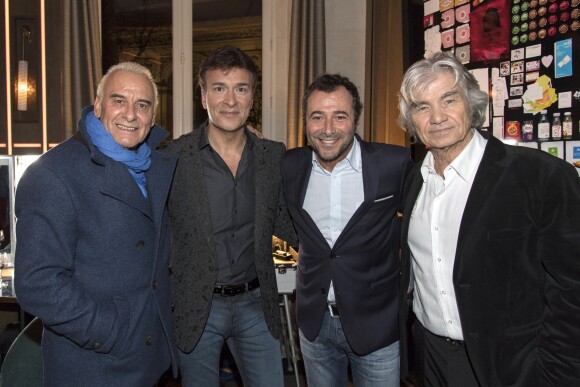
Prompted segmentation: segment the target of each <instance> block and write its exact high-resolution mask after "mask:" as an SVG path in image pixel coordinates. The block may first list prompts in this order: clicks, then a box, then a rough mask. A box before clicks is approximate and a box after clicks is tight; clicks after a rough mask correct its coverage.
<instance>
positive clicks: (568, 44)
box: [554, 39, 572, 78]
mask: <svg viewBox="0 0 580 387" xmlns="http://www.w3.org/2000/svg"><path fill="white" fill-rule="evenodd" d="M554 64H555V66H554V77H555V78H562V77H569V76H571V75H572V39H565V40H560V41H557V42H555V43H554Z"/></svg>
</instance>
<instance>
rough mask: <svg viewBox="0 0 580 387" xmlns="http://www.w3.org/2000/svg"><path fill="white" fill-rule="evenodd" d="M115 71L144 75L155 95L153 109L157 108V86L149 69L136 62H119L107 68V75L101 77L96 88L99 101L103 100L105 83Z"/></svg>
mask: <svg viewBox="0 0 580 387" xmlns="http://www.w3.org/2000/svg"><path fill="white" fill-rule="evenodd" d="M115 71H128V72H131V73H134V74H141V75H145V76H146V77H147V79H149V81H151V85H152V86H153V93H154V94H155V104H154V108H157V103H158V102H159V101H158V98H157V94H158V93H157V84H155V81H154V80H153V76H152V75H151V71H149V69H148V68H147V67H145V66H142V65H140V64H139V63H136V62H120V63H117V64H116V65H113V66H111V67H110V68H109V70H107V73H106V74H105V75H104V76H103V78H102V79H101V82H99V86H97V97H98V98H100V99H103V90H104V88H105V84H106V83H107V80H108V79H109V76H110V75H111V74H112V73H114V72H115Z"/></svg>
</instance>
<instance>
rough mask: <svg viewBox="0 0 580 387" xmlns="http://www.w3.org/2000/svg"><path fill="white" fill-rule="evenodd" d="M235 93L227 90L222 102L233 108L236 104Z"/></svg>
mask: <svg viewBox="0 0 580 387" xmlns="http://www.w3.org/2000/svg"><path fill="white" fill-rule="evenodd" d="M236 101H237V100H236V93H234V91H233V90H228V91H226V93H225V96H224V102H225V103H226V104H227V105H228V106H234V105H235V104H236Z"/></svg>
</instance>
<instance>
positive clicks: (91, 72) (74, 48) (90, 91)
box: [62, 0, 103, 139]
mask: <svg viewBox="0 0 580 387" xmlns="http://www.w3.org/2000/svg"><path fill="white" fill-rule="evenodd" d="M62 1H63V10H64V18H63V19H64V20H63V39H64V42H63V47H64V58H63V61H64V71H63V96H64V97H63V102H62V106H63V121H64V122H63V128H64V133H63V135H64V138H65V139H66V138H69V137H70V136H72V135H73V134H74V132H75V131H76V126H77V122H78V120H79V118H80V114H81V110H82V108H83V107H84V106H86V105H89V104H92V103H93V101H94V98H95V96H96V91H97V85H98V83H99V81H100V79H101V77H102V76H103V70H102V65H101V63H102V62H101V31H100V7H99V3H100V1H78V0H62Z"/></svg>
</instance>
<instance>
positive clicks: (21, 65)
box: [16, 60, 28, 111]
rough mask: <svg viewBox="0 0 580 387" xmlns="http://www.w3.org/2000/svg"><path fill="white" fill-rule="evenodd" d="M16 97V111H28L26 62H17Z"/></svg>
mask: <svg viewBox="0 0 580 387" xmlns="http://www.w3.org/2000/svg"><path fill="white" fill-rule="evenodd" d="M17 87H18V97H17V104H16V105H17V109H18V110H20V111H26V110H27V109H28V62H27V61H25V60H19V61H18V85H17Z"/></svg>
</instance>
